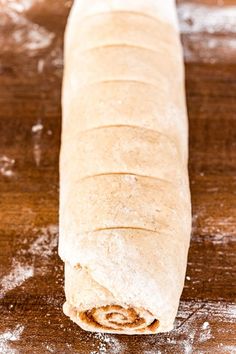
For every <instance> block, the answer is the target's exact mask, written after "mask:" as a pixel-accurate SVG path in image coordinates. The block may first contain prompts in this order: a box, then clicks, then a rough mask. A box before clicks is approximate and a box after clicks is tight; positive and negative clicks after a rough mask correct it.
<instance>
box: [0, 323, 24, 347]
mask: <svg viewBox="0 0 236 354" xmlns="http://www.w3.org/2000/svg"><path fill="white" fill-rule="evenodd" d="M23 331H24V326H21V325H18V326H16V327H15V329H13V330H12V331H10V330H9V331H6V332H4V333H0V353H2V354H17V351H16V350H15V349H12V348H11V342H15V341H18V340H19V339H20V336H21V334H22V333H23Z"/></svg>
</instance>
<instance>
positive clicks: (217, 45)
mask: <svg viewBox="0 0 236 354" xmlns="http://www.w3.org/2000/svg"><path fill="white" fill-rule="evenodd" d="M178 15H179V21H180V29H181V32H182V34H183V45H184V54H185V59H186V61H187V62H188V61H190V62H208V63H215V62H222V61H223V62H234V61H235V58H236V37H235V33H236V6H224V7H221V6H207V5H204V4H193V3H189V2H187V3H183V4H180V5H179V6H178ZM203 33H204V34H203ZM203 36H204V39H203Z"/></svg>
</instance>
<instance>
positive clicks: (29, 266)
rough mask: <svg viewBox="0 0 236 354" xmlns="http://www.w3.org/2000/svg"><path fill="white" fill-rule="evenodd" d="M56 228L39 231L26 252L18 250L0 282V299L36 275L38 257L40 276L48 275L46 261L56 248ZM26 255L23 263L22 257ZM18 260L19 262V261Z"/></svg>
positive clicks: (44, 228) (51, 227)
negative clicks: (9, 268)
mask: <svg viewBox="0 0 236 354" xmlns="http://www.w3.org/2000/svg"><path fill="white" fill-rule="evenodd" d="M57 239H58V226H57V225H49V226H48V227H43V228H41V229H40V230H39V234H38V236H37V238H36V239H35V240H34V242H33V243H32V244H31V246H30V247H29V249H28V250H25V249H24V248H22V249H21V248H19V251H18V253H17V255H16V258H15V259H14V260H13V262H12V265H11V271H10V272H9V274H7V275H5V276H4V277H3V278H2V279H1V280H0V298H3V297H4V296H5V295H6V294H7V293H8V292H9V291H11V290H13V289H15V288H16V287H18V286H21V285H22V284H23V283H24V282H25V281H26V280H27V279H29V278H32V277H33V276H34V275H37V271H38V269H37V267H35V260H36V258H37V257H39V256H40V259H41V265H40V274H41V275H42V274H47V273H48V260H49V259H50V257H51V256H52V255H53V253H54V251H55V249H56V247H57ZM25 255H27V259H25V261H24V260H23V258H22V257H25ZM18 259H20V260H21V261H19V260H18Z"/></svg>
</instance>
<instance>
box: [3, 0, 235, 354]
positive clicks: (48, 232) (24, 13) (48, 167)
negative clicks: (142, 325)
mask: <svg viewBox="0 0 236 354" xmlns="http://www.w3.org/2000/svg"><path fill="white" fill-rule="evenodd" d="M70 5H71V1H66V0H50V6H49V2H48V1H46V0H18V1H17V0H12V1H10V0H0V19H1V20H0V104H1V109H0V195H1V199H0V352H1V353H4V354H5V353H16V354H17V353H20V354H21V353H23V354H25V353H60V354H64V353H71V354H74V353H77V354H104V353H108V354H122V353H131V354H137V353H140V354H157V353H177V354H178V353H184V354H188V353H211V352H213V353H214V352H215V353H223V354H228V353H230V354H231V353H236V342H235V338H234V337H235V331H236V313H235V312H236V306H235V299H236V292H235V288H234V287H233V284H234V279H235V267H236V260H235V252H236V243H235V241H236V221H235V220H236V178H235V176H236V144H235V142H236V120H235V111H236V102H235V97H236V79H235V78H236V45H235V33H236V25H235V26H234V19H236V1H235V0H234V1H232V0H231V1H229V0H228V1H222V0H221V1H216V0H215V1H213V0H211V1H210V0H208V1H206V0H205V1H204V0H201V1H200V0H199V1H197V0H195V1H179V16H180V19H181V29H182V32H183V43H184V47H185V59H186V76H187V98H188V108H189V117H190V178H191V189H192V200H193V212H194V220H193V236H192V243H191V248H190V253H189V262H188V270H187V277H186V282H185V288H184V292H183V296H182V300H181V305H180V311H179V315H178V318H177V321H176V329H175V330H174V331H173V332H171V333H170V334H165V335H156V336H149V337H145V338H142V337H137V336H135V337H132V338H130V337H126V336H115V335H102V334H99V335H98V334H90V333H85V332H83V331H82V330H80V329H79V328H78V327H77V326H76V325H74V324H72V323H71V322H70V321H69V320H68V319H67V318H66V317H65V316H64V315H63V314H62V310H61V306H62V303H63V302H64V292H63V288H62V287H63V278H62V277H63V270H62V263H61V262H60V260H59V259H58V257H57V250H56V247H57V237H58V235H57V233H58V228H57V224H58V216H57V214H58V151H59V141H60V119H61V116H60V114H61V112H60V84H61V77H62V68H63V61H62V43H63V42H62V38H63V37H62V36H63V29H64V25H65V21H66V17H67V14H68V11H69V8H70ZM209 5H211V6H214V8H213V9H212V11H213V12H212V13H214V16H213V18H211V15H210V13H211V12H210V11H211V9H210V8H209ZM226 5H227V6H229V5H230V6H231V7H230V8H228V7H227V8H226V7H225V6H226ZM235 23H236V22H235Z"/></svg>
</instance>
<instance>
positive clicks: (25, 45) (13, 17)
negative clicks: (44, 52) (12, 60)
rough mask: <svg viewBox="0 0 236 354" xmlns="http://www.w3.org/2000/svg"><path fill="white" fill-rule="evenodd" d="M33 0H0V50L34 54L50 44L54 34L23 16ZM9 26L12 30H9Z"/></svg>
mask: <svg viewBox="0 0 236 354" xmlns="http://www.w3.org/2000/svg"><path fill="white" fill-rule="evenodd" d="M34 2H35V1H31V0H23V1H21V0H18V1H16V0H14V1H12V0H0V18H1V23H0V45H1V52H2V53H3V52H5V51H6V52H7V51H11V52H12V51H14V52H16V53H19V52H20V53H24V52H25V51H27V52H28V53H29V55H34V54H35V52H37V51H38V50H41V49H44V48H47V47H49V46H50V45H51V43H52V41H53V39H54V38H55V34H54V33H51V32H49V31H48V30H46V29H45V28H44V27H42V26H39V25H38V24H36V23H34V22H32V21H30V20H29V19H28V18H27V17H26V16H25V13H24V12H25V11H26V10H28V9H29V8H30V7H31V6H32V5H33V4H34ZM9 26H11V28H12V30H11V31H9Z"/></svg>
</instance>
